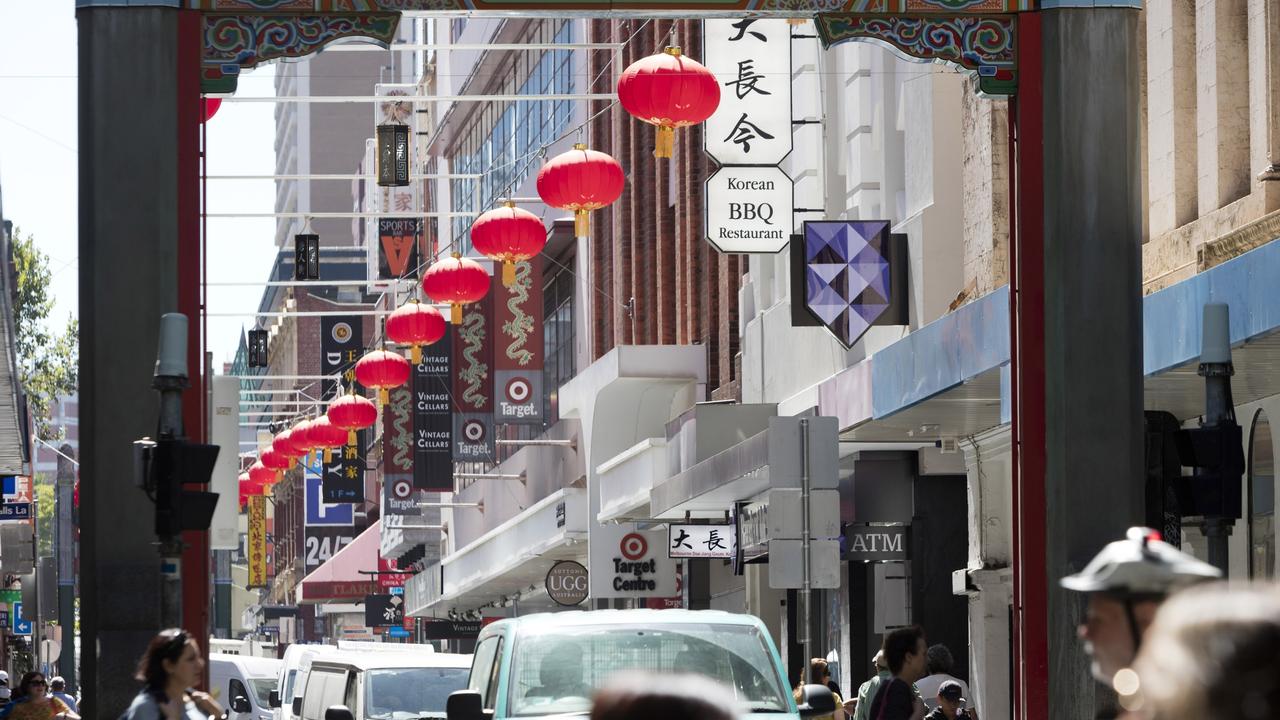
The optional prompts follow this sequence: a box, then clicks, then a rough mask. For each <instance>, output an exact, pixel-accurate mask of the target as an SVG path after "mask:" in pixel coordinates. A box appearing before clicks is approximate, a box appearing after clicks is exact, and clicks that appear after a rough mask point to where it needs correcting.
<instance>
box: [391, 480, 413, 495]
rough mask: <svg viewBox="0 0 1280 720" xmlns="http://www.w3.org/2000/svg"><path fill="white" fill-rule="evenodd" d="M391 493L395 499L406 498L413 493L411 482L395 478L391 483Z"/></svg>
mask: <svg viewBox="0 0 1280 720" xmlns="http://www.w3.org/2000/svg"><path fill="white" fill-rule="evenodd" d="M391 494H392V495H394V496H395V498H396V499H397V500H408V499H409V496H410V495H412V494H413V483H411V482H409V481H408V480H403V479H402V480H396V481H395V482H393V483H391Z"/></svg>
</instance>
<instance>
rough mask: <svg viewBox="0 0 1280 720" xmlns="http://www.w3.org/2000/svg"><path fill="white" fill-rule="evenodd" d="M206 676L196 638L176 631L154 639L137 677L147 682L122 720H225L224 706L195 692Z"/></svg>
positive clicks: (139, 666)
mask: <svg viewBox="0 0 1280 720" xmlns="http://www.w3.org/2000/svg"><path fill="white" fill-rule="evenodd" d="M203 673H204V659H203V658H201V657H200V647H199V646H198V645H196V641H195V638H193V637H191V636H190V635H188V634H187V631H186V630H181V629H178V628H173V629H170V630H164V631H161V632H160V634H159V635H156V636H155V637H154V638H151V642H150V644H148V645H147V651H146V652H145V653H143V654H142V660H141V661H140V662H139V663H138V672H137V674H136V675H134V678H136V679H137V680H140V681H141V682H142V683H143V687H142V689H141V690H139V691H138V695H137V697H135V698H134V699H133V703H132V704H131V705H129V709H128V710H126V711H125V713H124V715H122V716H121V717H120V720H162V719H163V720H209V718H223V717H226V714H225V713H224V712H223V710H222V706H220V705H219V704H218V702H217V701H216V700H214V699H213V698H211V697H209V696H208V695H207V694H205V693H202V692H200V691H198V690H193V689H192V688H193V687H195V685H196V684H197V683H199V682H200V678H201V676H202V675H203Z"/></svg>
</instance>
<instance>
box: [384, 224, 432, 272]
mask: <svg viewBox="0 0 1280 720" xmlns="http://www.w3.org/2000/svg"><path fill="white" fill-rule="evenodd" d="M421 237H422V220H421V219H420V218H380V219H379V220H378V279H379V280H395V279H397V278H416V277H418V265H419V263H420V260H419V255H418V245H419V243H420V242H421V241H420V238H421Z"/></svg>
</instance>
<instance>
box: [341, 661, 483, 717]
mask: <svg viewBox="0 0 1280 720" xmlns="http://www.w3.org/2000/svg"><path fill="white" fill-rule="evenodd" d="M466 686H467V668H445V667H435V668H425V667H410V668H390V669H385V670H370V671H368V672H366V673H365V687H364V692H365V696H364V702H365V717H367V718H370V720H383V719H385V720H392V719H393V718H395V719H398V718H405V717H413V718H417V717H420V716H422V715H423V714H425V713H432V714H441V713H443V712H444V706H445V701H446V700H448V698H449V693H451V692H453V691H455V690H462V689H463V688H465V687H466Z"/></svg>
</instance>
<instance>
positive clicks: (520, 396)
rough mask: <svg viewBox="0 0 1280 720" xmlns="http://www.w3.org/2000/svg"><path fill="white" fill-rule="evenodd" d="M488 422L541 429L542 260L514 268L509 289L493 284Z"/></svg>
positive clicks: (517, 265)
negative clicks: (493, 339)
mask: <svg viewBox="0 0 1280 720" xmlns="http://www.w3.org/2000/svg"><path fill="white" fill-rule="evenodd" d="M494 291H495V292H497V293H498V296H497V298H496V299H495V301H494V327H495V332H496V333H497V349H496V351H495V353H494V360H493V364H494V374H493V389H494V392H495V393H496V394H497V398H498V402H497V404H496V405H495V406H494V420H495V422H500V423H521V424H529V425H541V424H542V419H543V412H544V409H543V407H542V399H543V392H542V360H543V354H542V351H543V348H542V323H543V318H542V258H541V257H536V256H535V257H534V258H533V259H532V260H524V261H522V262H519V263H516V281H515V283H513V284H512V285H511V287H503V285H502V283H494Z"/></svg>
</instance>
